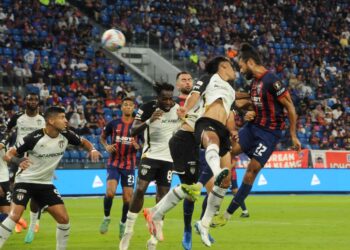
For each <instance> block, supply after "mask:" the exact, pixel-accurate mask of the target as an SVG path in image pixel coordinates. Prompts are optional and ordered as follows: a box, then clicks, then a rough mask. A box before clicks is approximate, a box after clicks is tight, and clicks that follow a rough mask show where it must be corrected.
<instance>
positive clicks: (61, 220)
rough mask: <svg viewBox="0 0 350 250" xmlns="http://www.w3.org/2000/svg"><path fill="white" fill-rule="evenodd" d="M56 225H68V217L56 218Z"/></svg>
mask: <svg viewBox="0 0 350 250" xmlns="http://www.w3.org/2000/svg"><path fill="white" fill-rule="evenodd" d="M57 223H59V224H68V223H69V216H68V214H63V215H61V216H59V217H58V218H57Z"/></svg>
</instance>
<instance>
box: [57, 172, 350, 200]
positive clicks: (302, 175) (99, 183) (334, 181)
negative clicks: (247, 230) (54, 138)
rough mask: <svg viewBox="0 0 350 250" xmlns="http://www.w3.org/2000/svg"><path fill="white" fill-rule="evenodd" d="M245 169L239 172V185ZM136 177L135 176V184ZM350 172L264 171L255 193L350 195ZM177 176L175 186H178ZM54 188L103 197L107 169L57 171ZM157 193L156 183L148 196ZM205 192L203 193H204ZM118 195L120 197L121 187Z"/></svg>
mask: <svg viewBox="0 0 350 250" xmlns="http://www.w3.org/2000/svg"><path fill="white" fill-rule="evenodd" d="M244 171H245V169H237V175H238V184H240V183H241V182H242V177H243V175H244ZM136 179H137V175H136V176H135V180H136ZM349 180H350V169H312V168H308V169H296V168H294V169H269V168H266V169H263V170H262V171H261V172H260V173H259V175H258V176H257V179H256V180H255V183H254V186H253V189H252V192H256V193H349V192H350V181H349ZM179 183H180V182H179V178H178V176H174V178H173V181H172V186H175V185H178V184H179ZM54 184H55V185H56V186H57V188H58V191H59V192H60V193H61V195H63V196H93V195H103V194H104V193H105V190H106V170H105V169H85V170H77V169H72V170H56V179H55V180H54ZM155 191H156V189H155V185H154V183H151V184H150V186H149V188H148V189H147V194H154V193H155ZM203 192H204V190H203ZM117 194H121V187H120V185H119V186H118V188H117Z"/></svg>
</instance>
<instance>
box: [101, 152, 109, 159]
mask: <svg viewBox="0 0 350 250" xmlns="http://www.w3.org/2000/svg"><path fill="white" fill-rule="evenodd" d="M101 154H102V157H103V158H104V159H108V158H109V153H108V152H107V151H106V150H102V151H101Z"/></svg>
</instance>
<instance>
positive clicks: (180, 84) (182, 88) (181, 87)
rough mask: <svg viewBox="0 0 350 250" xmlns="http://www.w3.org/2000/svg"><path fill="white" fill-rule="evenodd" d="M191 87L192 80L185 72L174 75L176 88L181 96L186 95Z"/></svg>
mask: <svg viewBox="0 0 350 250" xmlns="http://www.w3.org/2000/svg"><path fill="white" fill-rule="evenodd" d="M192 87H193V79H192V76H191V74H190V73H188V72H187V71H181V72H179V73H178V74H177V75H176V88H177V90H178V91H179V92H180V93H181V94H183V95H188V94H189V93H190V92H191V90H192Z"/></svg>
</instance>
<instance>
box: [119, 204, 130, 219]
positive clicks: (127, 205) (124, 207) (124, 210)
mask: <svg viewBox="0 0 350 250" xmlns="http://www.w3.org/2000/svg"><path fill="white" fill-rule="evenodd" d="M128 211H129V203H128V202H127V203H124V204H123V213H122V219H121V220H120V221H121V222H122V223H125V221H126V216H127V214H128Z"/></svg>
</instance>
